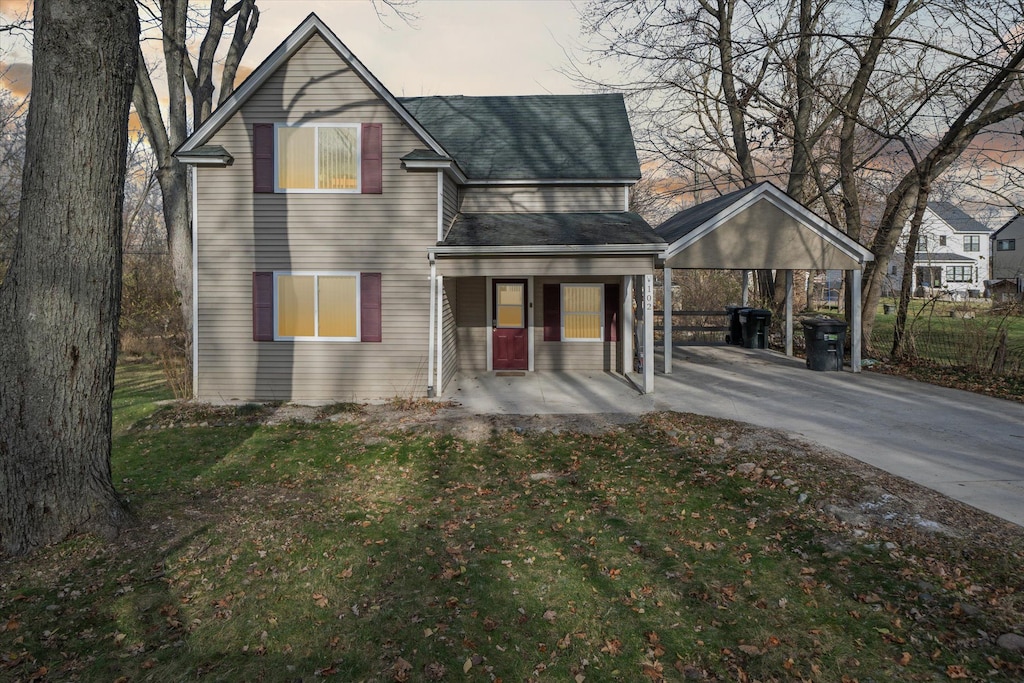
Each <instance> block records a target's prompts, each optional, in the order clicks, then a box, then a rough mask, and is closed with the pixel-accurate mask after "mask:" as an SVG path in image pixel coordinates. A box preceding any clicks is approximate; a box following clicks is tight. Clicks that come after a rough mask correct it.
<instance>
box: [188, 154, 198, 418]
mask: <svg viewBox="0 0 1024 683" xmlns="http://www.w3.org/2000/svg"><path fill="white" fill-rule="evenodd" d="M189 170H190V171H191V173H190V174H189V175H190V176H191V180H192V398H193V399H198V398H199V241H198V240H197V239H196V238H197V236H198V232H199V190H198V189H197V188H198V183H197V182H196V180H197V179H198V177H199V169H198V167H197V166H195V165H193V166H192V167H191V168H190V169H189Z"/></svg>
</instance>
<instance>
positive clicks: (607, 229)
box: [441, 213, 665, 247]
mask: <svg viewBox="0 0 1024 683" xmlns="http://www.w3.org/2000/svg"><path fill="white" fill-rule="evenodd" d="M609 244H613V245H618V244H650V245H652V246H655V247H661V246H664V244H665V241H664V240H663V239H661V237H659V236H658V235H657V233H655V232H654V230H653V229H651V226H650V225H648V224H647V221H645V220H644V219H643V218H641V217H640V216H638V215H637V214H635V213H460V214H459V215H457V216H456V217H455V221H454V222H453V224H452V227H451V230H449V231H448V236H447V237H445V239H444V241H443V242H442V243H441V245H442V246H445V247H517V246H561V245H571V246H596V245H609Z"/></svg>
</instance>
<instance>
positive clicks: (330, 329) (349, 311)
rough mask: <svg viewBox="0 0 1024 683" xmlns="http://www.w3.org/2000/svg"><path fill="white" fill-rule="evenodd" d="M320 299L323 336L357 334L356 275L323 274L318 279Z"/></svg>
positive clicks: (321, 334) (350, 335)
mask: <svg viewBox="0 0 1024 683" xmlns="http://www.w3.org/2000/svg"><path fill="white" fill-rule="evenodd" d="M317 286H318V289H319V294H320V300H319V309H320V335H319V336H321V337H351V338H354V337H355V336H356V329H357V327H356V322H357V321H356V298H357V296H358V292H357V287H356V277H355V276H354V275H346V276H334V275H330V276H328V275H321V276H320V277H319V278H318V279H317Z"/></svg>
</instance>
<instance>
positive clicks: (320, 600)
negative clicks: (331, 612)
mask: <svg viewBox="0 0 1024 683" xmlns="http://www.w3.org/2000/svg"><path fill="white" fill-rule="evenodd" d="M313 601H314V602H315V603H316V606H317V607H327V596H325V595H324V594H323V593H313Z"/></svg>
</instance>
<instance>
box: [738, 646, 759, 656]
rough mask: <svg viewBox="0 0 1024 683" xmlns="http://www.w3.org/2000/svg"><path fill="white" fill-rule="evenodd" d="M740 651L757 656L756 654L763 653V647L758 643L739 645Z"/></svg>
mask: <svg viewBox="0 0 1024 683" xmlns="http://www.w3.org/2000/svg"><path fill="white" fill-rule="evenodd" d="M739 651H740V652H742V653H743V654H745V655H755V656H756V655H760V654H763V653H762V652H761V648H759V647H757V646H756V645H740V646H739Z"/></svg>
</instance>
